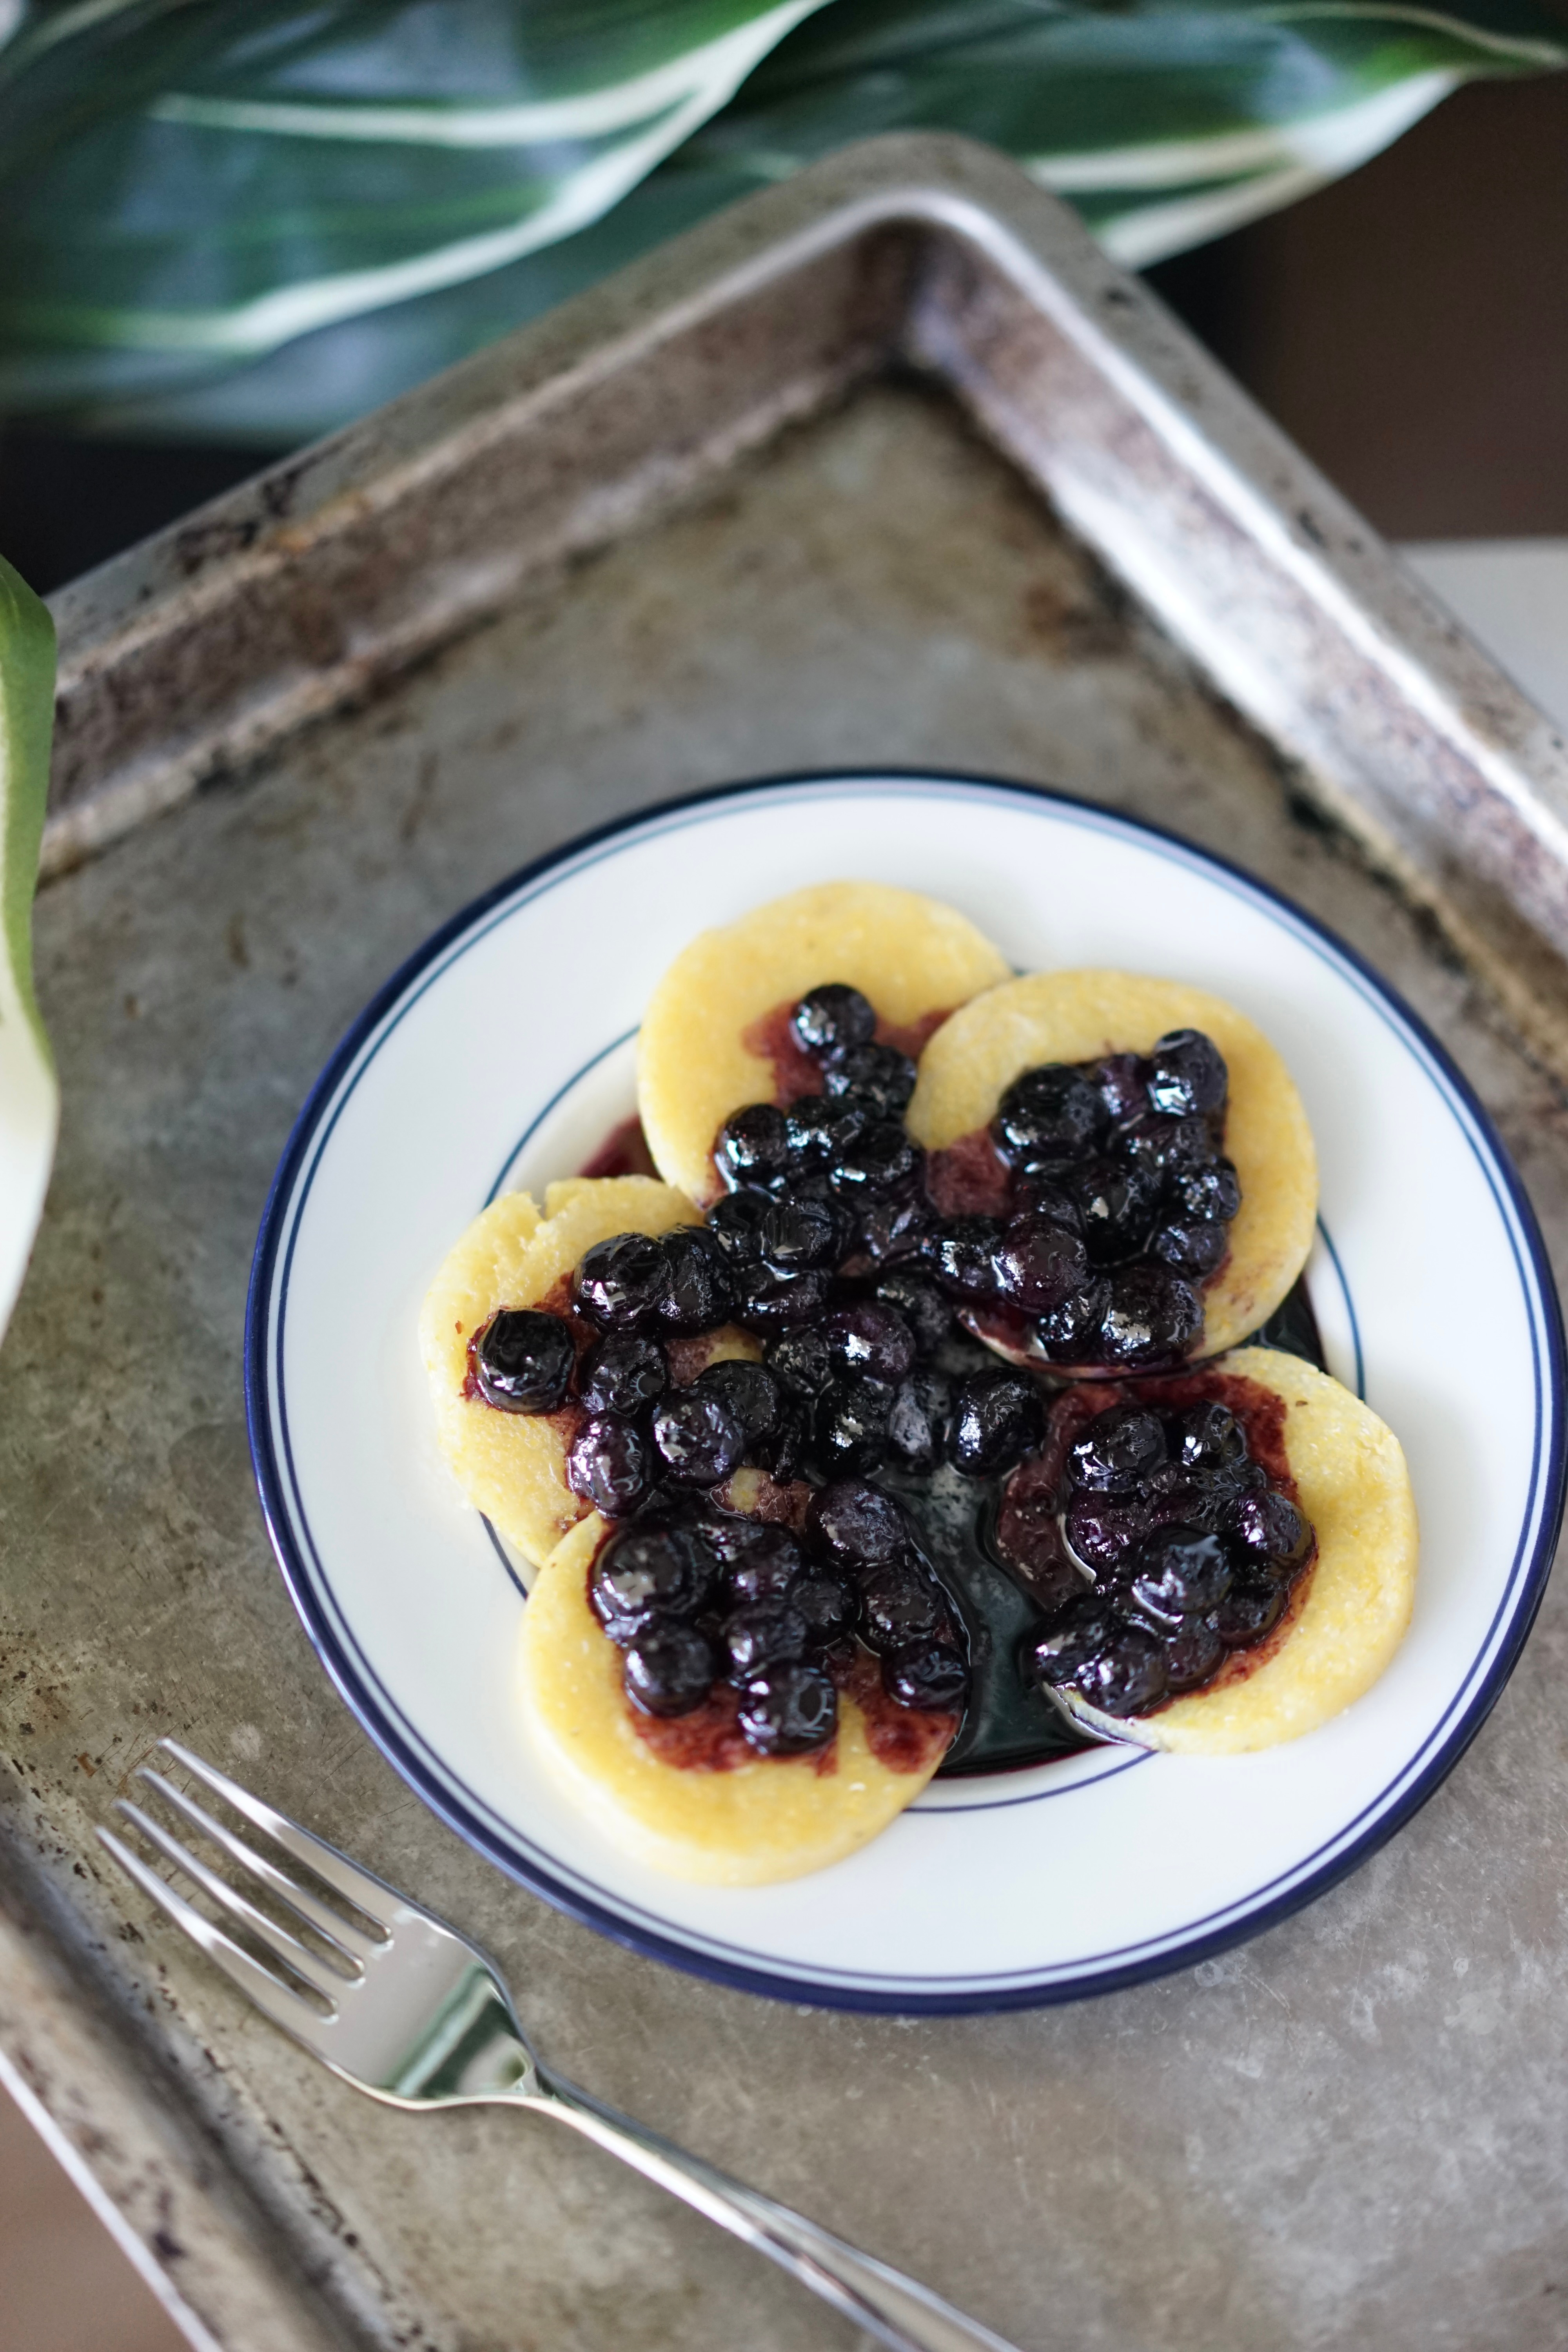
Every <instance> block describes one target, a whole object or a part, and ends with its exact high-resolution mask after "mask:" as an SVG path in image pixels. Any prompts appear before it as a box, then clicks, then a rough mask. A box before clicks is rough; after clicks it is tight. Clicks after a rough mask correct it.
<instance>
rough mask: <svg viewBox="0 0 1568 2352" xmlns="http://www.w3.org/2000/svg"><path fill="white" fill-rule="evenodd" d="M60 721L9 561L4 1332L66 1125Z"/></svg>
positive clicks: (49, 637)
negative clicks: (50, 896) (57, 1026)
mask: <svg viewBox="0 0 1568 2352" xmlns="http://www.w3.org/2000/svg"><path fill="white" fill-rule="evenodd" d="M54 712H55V626H54V623H53V622H52V621H51V620H50V618H49V615H48V614H47V611H46V609H45V607H44V606H43V605H42V604H40V603H39V601H38V599H37V596H35V595H34V593H33V592H32V590H31V589H30V588H29V587H28V586H27V585H26V582H25V581H23V580H21V579H20V578H19V577H18V576H17V574H16V572H13V571H12V569H11V566H10V565H9V564H8V563H7V562H5V559H4V558H3V557H0V1333H3V1332H4V1330H5V1324H6V1321H7V1319H8V1318H9V1316H10V1312H11V1308H12V1306H13V1305H14V1303H15V1301H16V1293H17V1291H18V1290H19V1289H20V1287H21V1283H22V1276H23V1274H24V1272H25V1271H26V1264H27V1255H28V1253H29V1251H30V1250H31V1248H32V1245H33V1236H34V1234H36V1233H37V1226H38V1219H39V1216H40V1215H41V1214H42V1212H43V1206H44V1193H45V1192H46V1190H47V1185H48V1181H49V1168H50V1164H51V1162H52V1160H53V1159H54V1150H55V1133H56V1129H57V1127H58V1121H59V1092H58V1087H57V1085H56V1082H55V1070H54V1062H53V1059H52V1057H51V1055H50V1053H49V1044H48V1039H47V1036H46V1035H45V1034H44V1024H43V1022H42V1020H41V1019H40V1017H39V1013H38V1003H37V997H36V995H35V994H34V992H33V888H34V885H35V883H36V882H37V873H38V844H39V842H40V840H41V839H42V837H43V830H44V803H45V802H46V800H47V796H48V784H49V738H50V735H51V733H52V731H53V728H54Z"/></svg>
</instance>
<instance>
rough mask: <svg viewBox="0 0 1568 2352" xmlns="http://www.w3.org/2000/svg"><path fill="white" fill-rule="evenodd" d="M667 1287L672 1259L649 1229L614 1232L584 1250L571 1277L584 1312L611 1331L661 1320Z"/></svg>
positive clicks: (578, 1302) (577, 1298) (574, 1293)
mask: <svg viewBox="0 0 1568 2352" xmlns="http://www.w3.org/2000/svg"><path fill="white" fill-rule="evenodd" d="M668 1289H669V1261H668V1258H667V1257H666V1255H665V1253H664V1250H663V1248H662V1246H661V1244H659V1243H658V1241H657V1240H656V1239H655V1238H654V1237H653V1235H652V1234H612V1235H611V1236H610V1238H609V1239H608V1240H607V1241H602V1242H595V1244H594V1246H593V1248H592V1249H591V1250H588V1251H586V1252H585V1253H584V1257H583V1260H582V1263H581V1264H580V1265H579V1266H578V1268H577V1271H576V1274H575V1276H574V1282H573V1295H574V1298H575V1300H576V1303H577V1305H578V1307H580V1308H581V1310H582V1312H583V1313H584V1315H586V1316H588V1317H589V1318H590V1319H591V1320H592V1321H594V1322H595V1323H597V1324H599V1325H600V1326H602V1328H604V1329H605V1330H608V1331H630V1330H634V1329H636V1328H638V1327H639V1326H644V1327H646V1326H647V1325H648V1324H650V1323H655V1322H657V1321H658V1318H659V1315H660V1313H661V1311H662V1309H663V1307H664V1301H665V1297H666V1296H667V1294H668Z"/></svg>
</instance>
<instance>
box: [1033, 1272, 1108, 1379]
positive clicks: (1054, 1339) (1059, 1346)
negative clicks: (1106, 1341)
mask: <svg viewBox="0 0 1568 2352" xmlns="http://www.w3.org/2000/svg"><path fill="white" fill-rule="evenodd" d="M1109 1309H1110V1277H1109V1276H1106V1275H1100V1276H1098V1277H1097V1279H1096V1280H1095V1281H1093V1282H1091V1283H1089V1285H1088V1286H1087V1287H1086V1288H1085V1289H1083V1290H1079V1291H1077V1292H1075V1294H1074V1296H1073V1297H1071V1298H1068V1299H1067V1300H1065V1301H1064V1302H1063V1304H1062V1305H1061V1306H1060V1307H1055V1308H1053V1310H1052V1312H1051V1313H1050V1314H1049V1315H1041V1316H1038V1317H1037V1318H1036V1322H1035V1336H1036V1338H1037V1339H1038V1340H1039V1342H1040V1345H1041V1346H1042V1347H1043V1348H1044V1349H1045V1350H1046V1352H1047V1355H1049V1356H1050V1357H1051V1358H1052V1359H1053V1360H1054V1361H1055V1362H1057V1363H1058V1364H1079V1363H1091V1362H1093V1361H1094V1360H1095V1359H1096V1358H1097V1357H1098V1355H1099V1353H1100V1326H1101V1324H1102V1323H1103V1322H1104V1320H1105V1318H1106V1315H1107V1313H1108V1311H1109Z"/></svg>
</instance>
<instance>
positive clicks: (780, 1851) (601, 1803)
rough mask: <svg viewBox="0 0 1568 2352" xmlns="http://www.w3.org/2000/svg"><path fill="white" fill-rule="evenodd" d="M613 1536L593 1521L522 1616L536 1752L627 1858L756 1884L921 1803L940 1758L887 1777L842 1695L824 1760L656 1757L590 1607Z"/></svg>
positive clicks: (823, 1861) (847, 1844)
mask: <svg viewBox="0 0 1568 2352" xmlns="http://www.w3.org/2000/svg"><path fill="white" fill-rule="evenodd" d="M604 1534H605V1521H604V1520H603V1519H601V1518H599V1517H597V1516H594V1517H589V1518H586V1519H584V1521H583V1523H582V1525H581V1526H580V1527H576V1528H573V1529H572V1532H571V1533H570V1534H569V1535H568V1536H566V1537H565V1538H563V1541H562V1542H561V1543H560V1544H558V1545H557V1547H556V1549H554V1551H552V1553H551V1555H550V1558H549V1559H548V1560H547V1561H546V1562H545V1564H544V1568H543V1570H542V1573H541V1575H540V1577H539V1580H538V1581H537V1583H536V1584H535V1585H534V1588H533V1591H532V1592H531V1594H530V1596H529V1601H528V1606H527V1608H526V1609H525V1610H524V1611H523V1613H522V1634H521V1653H520V1669H519V1670H520V1675H521V1686H522V1699H523V1719H524V1721H525V1723H526V1725H527V1727H528V1729H529V1732H530V1735H531V1738H532V1740H533V1743H534V1746H535V1748H537V1750H538V1752H539V1754H540V1755H541V1757H542V1759H543V1760H544V1762H545V1763H546V1765H547V1766H548V1767H549V1769H550V1770H551V1771H552V1774H553V1775H554V1777H555V1779H556V1780H558V1781H559V1783H560V1784H561V1786H562V1787H563V1790H565V1792H566V1793H567V1795H568V1796H569V1797H571V1798H572V1799H573V1800H574V1801H575V1802H576V1803H578V1804H579V1805H581V1807H582V1809H583V1811H584V1812H585V1813H586V1814H588V1815H589V1816H590V1817H591V1818H592V1819H593V1821H594V1822H595V1823H596V1824H597V1826H598V1827H599V1828H600V1829H601V1830H602V1831H603V1832H604V1833H605V1836H606V1837H607V1838H609V1839H611V1840H612V1841H613V1842H614V1843H616V1845H618V1846H619V1847H620V1848H621V1849H622V1851H623V1852H625V1853H629V1854H631V1855H632V1856H633V1858H634V1859H635V1860H637V1861H638V1862H641V1863H646V1864H647V1865H648V1867H649V1868H650V1869H654V1870H663V1871H667V1872H668V1873H669V1874H671V1875H672V1876H674V1877H677V1878H686V1879H695V1880H700V1881H702V1882H703V1883H705V1884H707V1885H715V1886H761V1885H768V1884H771V1883H772V1882H773V1881H774V1880H777V1879H784V1878H799V1877H802V1876H804V1875H805V1873H806V1872H807V1871H813V1870H822V1869H824V1868H826V1865H827V1864H829V1863H831V1862H838V1861H841V1860H842V1859H843V1857H844V1856H845V1855H846V1854H849V1853H855V1851H856V1850H857V1848H858V1847H859V1846H863V1845H865V1844H866V1843H867V1842H868V1840H869V1839H871V1838H874V1837H875V1836H877V1834H878V1833H879V1831H882V1830H884V1829H886V1828H887V1826H888V1824H889V1822H891V1821H893V1820H894V1819H895V1818H896V1817H897V1816H898V1815H899V1814H900V1812H902V1811H903V1809H904V1807H905V1806H906V1805H908V1804H910V1803H911V1802H912V1801H913V1800H914V1799H915V1798H916V1797H918V1796H919V1795H920V1793H921V1790H922V1789H923V1788H924V1787H925V1786H926V1784H927V1782H928V1781H929V1780H930V1779H931V1774H932V1773H933V1772H934V1771H935V1769H936V1768H937V1765H938V1764H939V1763H940V1762H941V1760H942V1749H941V1748H937V1749H936V1750H935V1751H934V1752H933V1753H932V1754H931V1758H930V1760H929V1762H927V1763H926V1764H924V1765H922V1766H921V1768H920V1769H918V1770H915V1771H911V1772H895V1771H891V1770H889V1768H888V1766H887V1765H886V1764H884V1763H882V1762H881V1761H880V1760H879V1758H878V1757H877V1756H875V1755H874V1754H873V1753H872V1751H871V1748H870V1747H869V1745H868V1741H867V1737H866V1726H865V1718H864V1717H863V1716H862V1714H861V1712H860V1709H859V1708H858V1706H856V1704H855V1701H854V1700H853V1699H852V1698H849V1697H847V1696H844V1695H842V1694H841V1695H840V1697H839V1703H838V1731H837V1738H836V1740H835V1742H834V1745H833V1748H832V1749H831V1750H830V1751H829V1752H828V1754H827V1756H826V1759H824V1758H822V1757H820V1756H817V1755H805V1756H791V1757H765V1758H764V1757H758V1758H757V1759H756V1760H755V1761H754V1762H752V1763H745V1764H741V1765H738V1766H736V1767H735V1768H734V1769H731V1770H729V1771H706V1770H701V1769H687V1768H685V1767H683V1766H680V1765H677V1764H669V1763H667V1762H665V1761H664V1760H663V1759H661V1758H660V1757H658V1756H657V1755H655V1754H654V1752H653V1750H652V1749H651V1748H649V1747H648V1746H647V1743H646V1742H645V1741H644V1740H643V1739H642V1738H640V1737H639V1735H638V1732H637V1726H636V1724H635V1722H634V1721H633V1719H632V1713H631V1706H630V1703H629V1702H628V1700H627V1698H626V1693H625V1691H624V1689H623V1687H622V1684H621V1654H620V1652H619V1651H618V1650H617V1649H616V1646H615V1643H613V1642H612V1641H611V1640H610V1638H609V1636H608V1635H607V1634H606V1633H605V1631H604V1629H603V1627H602V1626H601V1625H600V1623H599V1622H598V1620H597V1618H596V1617H595V1615H594V1612H593V1611H592V1610H591V1609H590V1608H589V1606H588V1593H587V1582H588V1570H589V1569H590V1568H591V1566H592V1565H593V1560H594V1555H595V1552H596V1551H597V1549H598V1547H599V1544H600V1542H601V1540H602V1538H603V1537H604ZM824 1762H826V1769H821V1768H822V1766H823V1764H824Z"/></svg>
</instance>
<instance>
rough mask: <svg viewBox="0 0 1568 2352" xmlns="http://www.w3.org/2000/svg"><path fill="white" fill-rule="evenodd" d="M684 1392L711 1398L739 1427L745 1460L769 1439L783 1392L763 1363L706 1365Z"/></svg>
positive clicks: (781, 1408) (782, 1402)
mask: <svg viewBox="0 0 1568 2352" xmlns="http://www.w3.org/2000/svg"><path fill="white" fill-rule="evenodd" d="M687 1393H688V1395H689V1396H703V1397H712V1398H714V1399H715V1400H716V1401H717V1402H718V1403H720V1404H721V1405H722V1406H723V1408H724V1410H725V1412H728V1413H729V1414H730V1415H731V1417H732V1419H733V1420H735V1421H736V1422H737V1423H739V1424H740V1430H741V1436H742V1443H743V1444H744V1447H745V1458H746V1459H747V1460H750V1459H751V1457H752V1453H753V1452H754V1450H755V1448H756V1447H757V1445H758V1444H760V1443H761V1442H762V1441H763V1439H765V1438H768V1437H771V1436H772V1434H773V1431H774V1430H775V1429H776V1428H777V1426H778V1421H779V1414H780V1412H781V1411H782V1410H783V1406H784V1390H783V1388H782V1387H781V1386H780V1384H779V1382H778V1381H777V1380H776V1379H775V1377H774V1376H773V1373H772V1372H770V1371H769V1370H768V1368H767V1366H766V1365H765V1364H744V1363H737V1362H725V1363H720V1364H709V1365H708V1366H707V1367H706V1369H705V1370H702V1371H700V1372H699V1373H698V1375H697V1378H696V1379H695V1380H694V1381H692V1383H691V1386H690V1388H689V1390H688V1391H687Z"/></svg>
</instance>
